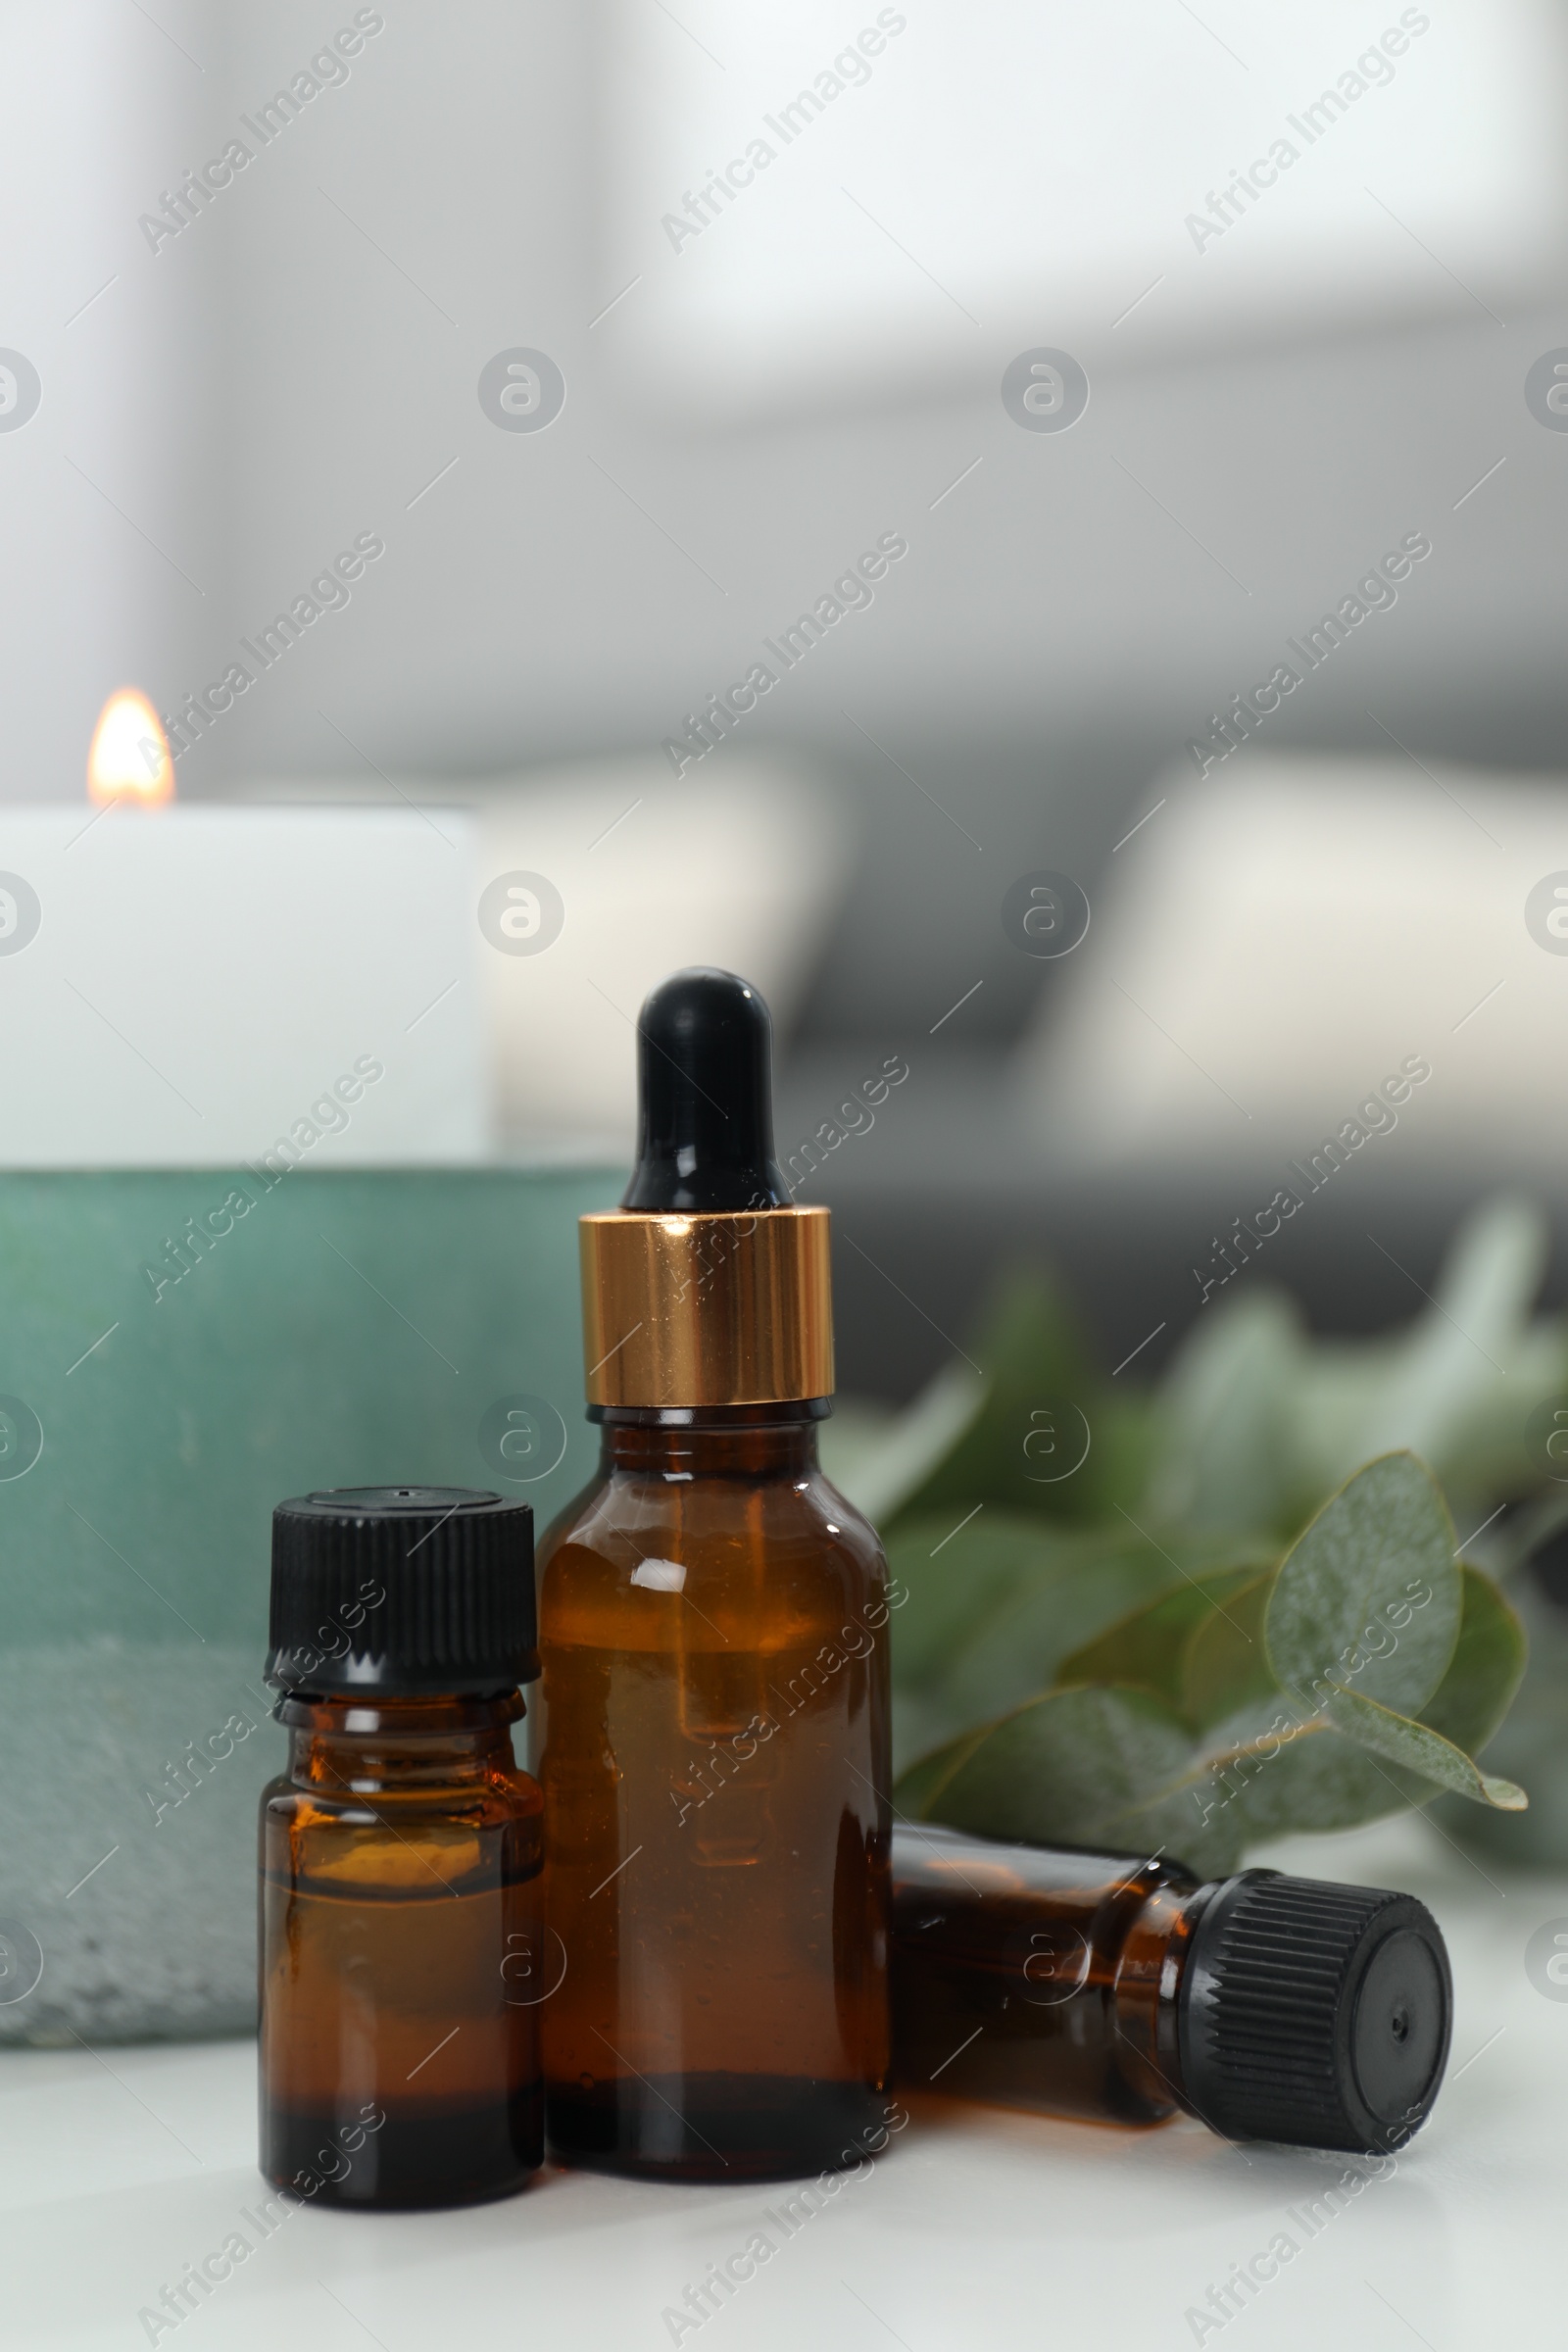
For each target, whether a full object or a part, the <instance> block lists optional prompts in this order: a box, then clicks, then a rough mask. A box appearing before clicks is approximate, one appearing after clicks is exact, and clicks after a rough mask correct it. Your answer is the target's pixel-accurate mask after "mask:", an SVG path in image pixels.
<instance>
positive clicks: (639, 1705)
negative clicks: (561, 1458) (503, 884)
mask: <svg viewBox="0 0 1568 2352" xmlns="http://www.w3.org/2000/svg"><path fill="white" fill-rule="evenodd" d="M769 1052H770V1028H769V1022H768V1015H767V1008H766V1006H765V1005H763V1003H762V1001H761V999H760V996H759V995H758V994H757V991H756V990H755V989H754V988H752V987H750V986H749V985H748V983H747V982H745V981H744V980H740V979H737V978H736V977H735V976H734V975H733V974H732V973H728V972H717V971H703V970H698V971H687V972H680V973H677V974H676V975H675V976H674V978H673V979H671V980H668V981H666V982H665V983H664V984H663V985H662V987H661V988H659V989H657V990H656V991H655V993H654V994H653V996H651V997H650V998H649V1000H648V1002H647V1004H646V1005H644V1007H643V1010H642V1016H641V1020H640V1022H639V1026H638V1072H639V1091H640V1098H641V1101H640V1113H641V1116H640V1144H639V1156H638V1161H637V1166H636V1169H635V1171H634V1173H633V1176H632V1180H631V1183H630V1186H629V1187H628V1189H627V1192H626V1195H625V1198H624V1200H623V1201H622V1204H621V1206H620V1207H619V1208H618V1209H616V1210H613V1211H611V1212H608V1213H606V1214H603V1215H597V1216H589V1217H585V1218H584V1219H583V1220H582V1229H581V1240H582V1273H583V1302H584V1322H585V1361H586V1363H587V1365H588V1367H589V1371H588V1394H589V1399H590V1405H589V1411H590V1418H591V1419H593V1420H595V1421H597V1422H598V1423H599V1424H600V1425H601V1426H602V1428H603V1432H604V1445H603V1451H602V1454H601V1459H600V1470H599V1475H598V1477H597V1478H596V1479H595V1480H594V1482H593V1484H592V1485H591V1486H590V1487H589V1488H588V1490H587V1491H586V1493H585V1494H583V1495H580V1496H579V1497H578V1499H577V1500H576V1501H575V1502H574V1503H572V1504H571V1505H570V1506H569V1507H568V1509H567V1510H566V1511H565V1513H564V1515H563V1516H562V1517H561V1518H560V1519H559V1520H558V1521H557V1522H556V1524H555V1526H554V1527H553V1528H551V1530H550V1531H549V1533H548V1534H547V1535H546V1537H545V1538H544V1541H543V1544H542V1545H541V1552H540V1559H541V1571H542V1573H541V1585H540V1652H541V1657H542V1660H543V1667H544V1679H543V1697H544V1748H543V1754H542V1759H541V1762H540V1767H539V1769H540V1778H541V1780H542V1782H543V1784H544V1789H545V1825H546V1826H545V1902H546V1918H547V1924H548V1929H549V1932H550V1935H551V1939H552V1948H555V1937H556V1936H560V1938H561V1940H562V1943H563V1945H564V1962H565V1975H564V1980H563V1982H562V1984H561V1986H560V1989H559V1990H558V1991H557V1992H556V1993H555V1994H554V1995H553V1997H552V1998H551V1999H550V2000H549V2001H547V2002H546V2003H545V2005H544V2008H543V2011H542V2022H543V2032H544V2051H545V2079H546V2100H547V2122H548V2131H549V2138H550V2143H551V2146H552V2148H553V2150H554V2151H555V2153H556V2154H557V2155H559V2156H560V2157H562V2158H563V2159H564V2160H565V2161H568V2162H576V2163H584V2164H593V2165H597V2166H601V2167H607V2168H612V2169H615V2170H620V2171H627V2172H635V2173H641V2174H648V2175H653V2176H657V2177H663V2178H666V2179H682V2180H746V2179H765V2178H768V2177H784V2176H788V2175H790V2174H799V2173H804V2172H816V2171H819V2170H825V2169H827V2168H830V2167H843V2166H846V2165H854V2164H857V2163H858V2162H859V2161H860V2160H861V2157H862V2156H863V2154H864V2153H865V2152H866V2144H867V2139H868V2136H870V2137H875V2136H876V2135H877V2134H878V2133H879V2132H881V2131H882V2129H883V2107H884V2103H885V2102H884V2099H883V2095H882V2094H883V2091H884V2088H885V2083H886V2075H887V2066H888V2012H887V1980H886V1948H887V1936H886V1930H887V1857H888V1826H889V1815H888V1804H887V1794H886V1791H887V1788H888V1766H889V1754H888V1679H887V1646H886V1644H887V1632H886V1628H887V1614H888V1604H887V1590H886V1577H887V1570H886V1563H885V1561H884V1559H883V1556H882V1551H881V1547H880V1546H879V1544H878V1543H877V1540H876V1537H875V1536H874V1534H873V1533H872V1531H871V1529H870V1528H869V1527H868V1526H867V1525H866V1523H865V1521H864V1520H863V1519H861V1518H860V1517H859V1516H858V1513H857V1512H856V1511H855V1510H853V1509H852V1508H851V1506H850V1505H849V1504H848V1503H847V1502H846V1501H845V1500H844V1499H843V1497H842V1496H841V1495H837V1494H835V1492H834V1491H833V1489H832V1488H831V1487H830V1486H829V1485H828V1484H827V1482H826V1480H825V1479H824V1478H823V1476H822V1473H821V1470H820V1469H819V1467H818V1465H817V1456H816V1423H817V1421H818V1420H819V1419H820V1418H821V1417H822V1416H823V1415H824V1414H825V1413H826V1412H827V1410H828V1405H827V1398H828V1396H829V1394H830V1392H831V1390H832V1386H833V1358H832V1328H831V1318H830V1300H829V1280H828V1213H827V1211H826V1210H825V1209H822V1208H796V1207H793V1206H792V1205H791V1204H790V1196H789V1192H788V1189H787V1187H786V1185H785V1182H784V1179H783V1176H782V1174H781V1172H780V1170H779V1167H778V1165H777V1162H776V1161H775V1159H774V1156H773V1140H772V1108H771V1103H770V1100H769V1091H770V1073H769ZM878 2144H880V2142H878Z"/></svg>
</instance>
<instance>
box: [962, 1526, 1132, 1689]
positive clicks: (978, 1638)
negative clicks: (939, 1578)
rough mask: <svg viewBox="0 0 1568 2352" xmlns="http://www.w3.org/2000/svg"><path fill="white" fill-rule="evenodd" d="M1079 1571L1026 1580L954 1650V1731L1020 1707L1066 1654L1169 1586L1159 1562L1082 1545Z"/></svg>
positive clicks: (1117, 1546)
mask: <svg viewBox="0 0 1568 2352" xmlns="http://www.w3.org/2000/svg"><path fill="white" fill-rule="evenodd" d="M1080 1544H1081V1546H1082V1548H1081V1549H1080V1551H1079V1555H1078V1564H1077V1565H1076V1566H1074V1567H1073V1568H1072V1569H1070V1570H1069V1571H1068V1572H1067V1573H1066V1574H1064V1575H1061V1576H1059V1577H1056V1578H1054V1580H1053V1581H1052V1582H1051V1583H1049V1584H1047V1583H1046V1582H1045V1581H1044V1580H1037V1579H1025V1580H1022V1581H1021V1582H1020V1583H1019V1584H1018V1585H1017V1586H1016V1587H1015V1588H1014V1590H1013V1591H1012V1592H1011V1593H1009V1594H1007V1596H1006V1597H1005V1600H1004V1601H1003V1602H1002V1603H1001V1604H1000V1605H999V1606H998V1607H997V1608H995V1609H994V1610H993V1611H992V1612H991V1613H990V1615H989V1616H988V1617H987V1620H986V1622H985V1624H984V1625H983V1626H982V1627H980V1628H979V1629H978V1631H977V1632H976V1634H975V1636H974V1637H973V1639H971V1640H970V1641H968V1642H964V1643H963V1644H961V1645H960V1646H959V1647H958V1648H956V1651H955V1653H954V1655H953V1657H952V1658H951V1660H950V1661H949V1664H948V1667H947V1670H946V1672H945V1674H944V1676H943V1679H942V1684H941V1689H942V1692H943V1696H944V1700H945V1702H946V1704H947V1706H948V1709H949V1712H950V1715H951V1716H952V1719H953V1721H954V1722H955V1724H956V1725H961V1724H965V1723H974V1722H976V1721H979V1720H983V1719H984V1718H985V1717H987V1716H991V1715H996V1714H997V1713H998V1712H999V1711H1000V1710H1002V1709H1004V1708H1007V1707H1013V1706H1020V1705H1021V1704H1022V1703H1023V1701H1024V1700H1025V1699H1028V1698H1033V1697H1034V1696H1035V1695H1036V1694H1037V1693H1038V1692H1039V1691H1042V1690H1043V1689H1045V1688H1046V1687H1047V1686H1048V1685H1049V1684H1051V1683H1052V1682H1053V1681H1054V1679H1055V1677H1056V1672H1057V1668H1058V1665H1059V1662H1060V1660H1061V1658H1062V1657H1063V1656H1064V1654H1065V1653H1066V1652H1067V1651H1068V1650H1070V1649H1073V1648H1076V1647H1077V1646H1078V1645H1079V1644H1081V1643H1082V1642H1086V1641H1088V1640H1090V1639H1091V1638H1092V1637H1093V1636H1094V1635H1096V1634H1098V1633H1099V1632H1100V1630H1101V1628H1102V1627H1103V1626H1105V1625H1108V1624H1109V1623H1110V1622H1111V1621H1112V1619H1114V1618H1116V1617H1119V1616H1121V1615H1122V1613H1123V1612H1124V1611H1125V1610H1126V1609H1127V1608H1128V1607H1129V1606H1132V1605H1137V1604H1138V1603H1140V1602H1142V1601H1144V1600H1147V1599H1148V1598H1149V1597H1150V1595H1151V1594H1152V1593H1157V1592H1159V1591H1160V1590H1161V1589H1162V1588H1163V1587H1164V1586H1165V1585H1166V1584H1167V1583H1168V1581H1169V1577H1170V1570H1169V1569H1168V1568H1167V1566H1166V1565H1165V1563H1164V1561H1163V1560H1161V1559H1159V1558H1158V1557H1157V1555H1152V1554H1151V1553H1150V1552H1149V1551H1148V1550H1147V1549H1145V1548H1143V1547H1138V1548H1133V1547H1130V1546H1128V1545H1127V1544H1123V1543H1120V1542H1119V1541H1116V1540H1115V1539H1114V1538H1113V1539H1112V1544H1111V1545H1110V1546H1105V1545H1103V1544H1090V1543H1089V1542H1088V1541H1086V1540H1084V1539H1080Z"/></svg>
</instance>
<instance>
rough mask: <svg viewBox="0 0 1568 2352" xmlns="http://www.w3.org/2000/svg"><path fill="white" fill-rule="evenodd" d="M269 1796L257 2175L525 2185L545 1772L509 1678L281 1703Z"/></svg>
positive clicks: (407, 2185)
mask: <svg viewBox="0 0 1568 2352" xmlns="http://www.w3.org/2000/svg"><path fill="white" fill-rule="evenodd" d="M276 1712H277V1716H278V1719H279V1720H280V1721H281V1722H282V1723H283V1724H285V1725H286V1726H287V1728H288V1731H289V1735H290V1738H289V1762H288V1769H287V1771H286V1772H285V1773H283V1774H282V1775H281V1776H280V1777H279V1778H278V1779H277V1780H275V1781H273V1782H272V1783H271V1784H270V1787H269V1788H268V1789H267V1791H266V1793H265V1795H264V1798H263V1802H262V1819H261V1829H262V1852H261V1865H262V1876H261V2123H262V2134H261V2136H262V2169H263V2171H264V2172H265V2173H266V2175H267V2176H268V2178H269V2179H270V2180H273V2181H275V2182H277V2183H278V2184H279V2185H280V2186H283V2187H289V2188H293V2189H295V2190H296V2191H297V2192H298V2193H300V2194H302V2195H305V2196H309V2197H318V2198H319V2199H320V2200H321V2201H323V2202H327V2203H334V2204H342V2205H349V2206H353V2205H368V2206H387V2205H446V2204H458V2203H465V2202H471V2201H474V2200H477V2199H480V2198H485V2197H495V2196H502V2195H505V2194H507V2193H509V2192H510V2191H511V2190H514V2189H516V2188H520V2187H521V2186H522V2185H523V2183H524V2182H525V2181H526V2180H527V2179H528V2176H529V2174H530V2173H531V2172H532V2171H533V2170H534V2169H535V2168H536V2166H537V2165H538V2164H539V2162H540V2161H541V2157H542V2152H543V2149H542V2139H543V2102H542V2093H541V2082H540V2064H539V2017H540V2002H541V1996H542V1993H543V1992H544V1989H545V1987H546V1985H547V1983H548V1978H547V1975H546V1959H545V1954H544V1950H543V1944H542V1937H541V1920H540V1901H539V1895H540V1860H541V1839H540V1811H541V1797H540V1792H539V1789H538V1786H537V1784H536V1783H535V1782H534V1781H533V1780H532V1779H531V1778H530V1777H529V1776H528V1775H527V1774H526V1773H525V1772H523V1771H521V1770H520V1769H519V1768H518V1765H517V1762H516V1759H515V1754H514V1751H513V1741H512V1725H513V1723H514V1722H515V1720H516V1719H517V1718H518V1717H519V1716H520V1715H521V1714H522V1712H523V1704H522V1699H521V1696H520V1693H518V1692H517V1691H510V1692H505V1693H502V1694H500V1695H497V1696H493V1697H488V1698H475V1697H417V1698H413V1697H391V1696H386V1695H381V1694H377V1695H375V1696H373V1697H368V1698H359V1697H355V1698H345V1697H334V1698H319V1697H306V1696H299V1695H296V1696H286V1697H284V1698H282V1699H281V1700H280V1701H279V1702H278V1706H277V1710H276Z"/></svg>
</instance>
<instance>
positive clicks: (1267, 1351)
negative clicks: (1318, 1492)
mask: <svg viewBox="0 0 1568 2352" xmlns="http://www.w3.org/2000/svg"><path fill="white" fill-rule="evenodd" d="M1304 1350H1305V1335H1304V1334H1303V1332H1302V1329H1301V1324H1300V1318H1299V1315H1298V1314H1297V1312H1296V1309H1295V1307H1294V1306H1293V1305H1292V1303H1291V1301H1290V1300H1289V1299H1286V1298H1284V1297H1282V1296H1281V1294H1280V1293H1278V1292H1277V1291H1272V1290H1252V1291H1238V1292H1236V1293H1234V1294H1233V1295H1232V1297H1231V1298H1229V1299H1225V1298H1223V1297H1221V1299H1219V1300H1217V1301H1216V1302H1215V1303H1214V1304H1213V1305H1211V1306H1210V1305H1207V1304H1205V1306H1204V1310H1203V1316H1202V1317H1201V1318H1200V1320H1199V1321H1198V1322H1197V1323H1196V1324H1195V1325H1194V1327H1193V1329H1192V1331H1191V1332H1190V1333H1189V1335H1188V1337H1187V1339H1186V1341H1185V1342H1184V1344H1183V1346H1182V1347H1181V1348H1179V1349H1178V1351H1177V1354H1176V1356H1175V1359H1174V1361H1173V1362H1172V1364H1171V1367H1170V1370H1169V1372H1168V1373H1167V1375H1166V1378H1165V1382H1164V1386H1163V1389H1162V1391H1161V1397H1160V1412H1159V1420H1158V1423H1157V1429H1158V1451H1157V1454H1156V1457H1155V1460H1154V1463H1153V1466H1152V1475H1151V1479H1150V1488H1149V1495H1148V1503H1149V1508H1150V1509H1151V1511H1152V1513H1153V1514H1154V1515H1155V1517H1156V1518H1160V1519H1163V1520H1166V1521H1177V1522H1183V1523H1186V1524H1188V1525H1190V1526H1194V1527H1215V1528H1228V1529H1231V1530H1233V1531H1237V1532H1241V1533H1250V1532H1253V1531H1255V1530H1258V1529H1265V1528H1276V1527H1281V1526H1282V1525H1283V1524H1284V1522H1285V1519H1286V1517H1287V1515H1288V1511H1289V1505H1290V1502H1291V1499H1292V1496H1291V1482H1290V1477H1289V1456H1290V1446H1289V1427H1290V1413H1291V1405H1292V1399H1293V1396H1294V1393H1295V1388H1296V1384H1297V1379H1298V1376H1299V1366H1300V1363H1301V1359H1302V1356H1303V1354H1304Z"/></svg>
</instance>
